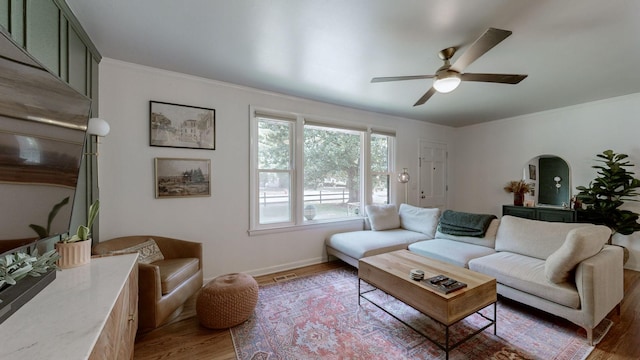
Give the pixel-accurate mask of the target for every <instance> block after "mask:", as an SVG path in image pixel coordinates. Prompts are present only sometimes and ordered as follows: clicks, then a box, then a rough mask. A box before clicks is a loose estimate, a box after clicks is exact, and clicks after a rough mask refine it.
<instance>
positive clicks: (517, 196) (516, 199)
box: [513, 193, 524, 206]
mask: <svg viewBox="0 0 640 360" xmlns="http://www.w3.org/2000/svg"><path fill="white" fill-rule="evenodd" d="M522 204H524V193H513V205H515V206H522Z"/></svg>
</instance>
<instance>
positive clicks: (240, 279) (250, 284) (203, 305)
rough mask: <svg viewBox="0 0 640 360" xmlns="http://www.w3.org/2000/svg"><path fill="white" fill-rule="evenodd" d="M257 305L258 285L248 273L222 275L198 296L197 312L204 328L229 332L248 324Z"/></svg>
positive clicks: (205, 287)
mask: <svg viewBox="0 0 640 360" xmlns="http://www.w3.org/2000/svg"><path fill="white" fill-rule="evenodd" d="M257 303H258V283H257V282H256V280H255V279H254V278H253V277H252V276H251V275H248V274H244V273H235V274H227V275H221V276H218V277H217V278H215V279H213V280H211V281H210V282H209V283H208V284H206V285H205V286H204V287H203V288H202V289H200V292H199V293H198V298H197V299H196V313H197V314H198V321H200V324H202V326H205V327H208V328H210V329H226V328H230V327H233V326H236V325H239V324H241V323H243V322H245V321H246V320H247V319H248V318H249V317H250V316H251V314H252V313H253V310H254V309H255V308H256V304H257Z"/></svg>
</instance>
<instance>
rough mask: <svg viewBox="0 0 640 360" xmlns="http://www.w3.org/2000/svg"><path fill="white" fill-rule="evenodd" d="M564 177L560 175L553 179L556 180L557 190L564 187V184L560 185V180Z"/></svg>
mask: <svg viewBox="0 0 640 360" xmlns="http://www.w3.org/2000/svg"><path fill="white" fill-rule="evenodd" d="M561 180H562V179H561V178H560V176H556V177H554V178H553V181H555V182H556V192H558V191H559V190H560V188H561V187H562V185H560V181H561Z"/></svg>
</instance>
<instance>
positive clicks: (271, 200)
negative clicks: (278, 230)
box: [258, 171, 291, 224]
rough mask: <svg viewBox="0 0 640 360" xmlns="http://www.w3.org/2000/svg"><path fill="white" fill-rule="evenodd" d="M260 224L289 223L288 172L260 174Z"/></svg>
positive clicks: (262, 172) (289, 188)
mask: <svg viewBox="0 0 640 360" xmlns="http://www.w3.org/2000/svg"><path fill="white" fill-rule="evenodd" d="M258 203H259V208H260V219H259V221H258V222H259V223H260V224H272V223H278V222H290V221H291V179H290V175H289V173H288V172H266V171H261V172H260V192H259V193H258Z"/></svg>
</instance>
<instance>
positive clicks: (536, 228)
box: [496, 215, 591, 260]
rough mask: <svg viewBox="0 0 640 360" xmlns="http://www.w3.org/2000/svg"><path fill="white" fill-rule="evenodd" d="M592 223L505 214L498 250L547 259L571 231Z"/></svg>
mask: <svg viewBox="0 0 640 360" xmlns="http://www.w3.org/2000/svg"><path fill="white" fill-rule="evenodd" d="M590 225H591V224H584V223H560V222H548V221H539V220H529V219H523V218H519V217H515V216H510V215H505V216H503V217H502V219H501V220H500V226H499V227H498V234H497V235H496V251H509V252H513V253H516V254H521V255H526V256H533V257H535V258H538V259H541V260H546V259H547V258H548V257H549V255H551V254H553V253H554V252H555V251H556V250H558V249H559V248H560V246H562V243H564V239H565V238H566V237H567V234H568V233H569V231H571V230H573V229H576V228H579V227H583V226H590Z"/></svg>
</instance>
